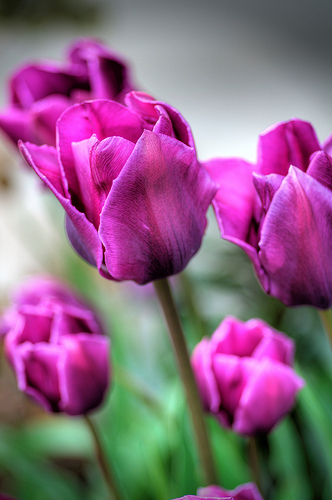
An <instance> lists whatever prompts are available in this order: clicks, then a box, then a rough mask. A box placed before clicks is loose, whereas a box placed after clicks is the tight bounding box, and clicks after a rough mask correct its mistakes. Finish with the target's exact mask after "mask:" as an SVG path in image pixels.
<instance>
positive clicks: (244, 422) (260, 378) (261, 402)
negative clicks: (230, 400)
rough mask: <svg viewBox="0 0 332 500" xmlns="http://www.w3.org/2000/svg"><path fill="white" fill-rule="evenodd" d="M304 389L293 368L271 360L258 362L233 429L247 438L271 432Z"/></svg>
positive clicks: (242, 398)
mask: <svg viewBox="0 0 332 500" xmlns="http://www.w3.org/2000/svg"><path fill="white" fill-rule="evenodd" d="M303 386H304V381H303V380H302V379H301V378H300V377H299V376H297V375H296V374H295V373H294V371H293V370H292V369H291V368H290V367H288V366H285V365H283V364H281V363H275V362H273V361H271V360H268V359H266V360H263V361H261V362H260V363H257V365H256V370H255V372H254V373H253V374H252V376H251V378H250V380H248V382H247V385H246V387H245V388H244V390H243V393H242V396H241V399H240V402H239V405H238V407H237V409H236V411H235V415H234V424H233V430H234V431H235V432H238V433H239V434H244V435H252V434H257V433H265V432H269V431H270V430H271V429H272V428H273V427H274V425H275V423H276V422H278V421H279V420H280V419H281V418H282V417H283V416H284V415H286V414H287V413H288V412H289V411H290V410H291V408H292V407H293V406H294V403H295V396H296V394H297V392H298V391H299V390H300V389H301V388H302V387H303Z"/></svg>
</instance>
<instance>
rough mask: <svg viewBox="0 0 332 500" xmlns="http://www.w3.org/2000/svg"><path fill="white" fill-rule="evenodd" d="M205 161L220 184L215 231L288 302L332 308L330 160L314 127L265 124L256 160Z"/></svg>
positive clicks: (271, 290) (215, 202)
mask: <svg viewBox="0 0 332 500" xmlns="http://www.w3.org/2000/svg"><path fill="white" fill-rule="evenodd" d="M324 147H325V148H326V150H327V151H329V150H330V149H331V147H330V144H329V142H327V143H326V145H325V146H324ZM204 166H205V167H206V169H207V170H208V172H209V173H210V175H211V177H212V178H213V179H214V180H215V181H216V182H217V183H218V184H219V190H218V192H217V194H216V196H215V198H214V200H213V206H214V209H215V212H216V216H217V220H218V223H219V226H220V230H221V235H222V237H223V238H225V239H226V240H229V241H231V242H233V243H235V244H237V245H238V246H240V247H241V248H242V249H243V250H244V251H245V252H246V253H247V254H248V256H249V257H250V259H251V260H252V262H253V264H254V268H255V271H256V274H257V277H258V279H259V281H260V283H261V285H262V287H263V288H264V290H265V292H266V293H268V294H270V295H272V296H273V297H276V298H278V299H280V300H281V301H282V302H284V303H285V304H286V305H288V306H296V305H302V304H309V305H313V306H315V307H318V308H322V309H324V308H329V307H331V305H332V273H331V266H332V245H331V241H332V192H331V190H332V158H331V156H329V154H328V153H327V152H326V151H324V150H323V149H322V147H321V146H320V145H319V142H318V139H317V137H316V134H315V132H314V130H313V128H312V126H311V125H310V124H309V123H307V122H304V121H301V120H291V121H289V122H284V123H279V124H277V125H275V126H274V127H272V128H269V129H267V130H266V131H265V132H264V133H263V134H262V135H261V136H260V138H259V142H258V155H257V164H256V165H253V164H250V163H248V162H246V161H244V160H241V159H237V158H231V159H215V160H211V161H209V162H207V163H206V164H205V165H204Z"/></svg>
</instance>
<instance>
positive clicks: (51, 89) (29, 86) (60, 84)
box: [10, 64, 87, 108]
mask: <svg viewBox="0 0 332 500" xmlns="http://www.w3.org/2000/svg"><path fill="white" fill-rule="evenodd" d="M80 84H81V85H80ZM86 85H87V83H86ZM86 85H85V87H86ZM77 86H78V87H82V82H80V81H79V80H77V77H76V76H75V75H72V74H70V73H69V72H66V71H65V70H62V69H61V68H60V67H59V66H57V65H56V64H39V65H34V64H32V65H27V66H25V67H23V68H20V70H19V71H17V72H16V74H14V75H13V77H12V79H11V81H10V88H11V94H12V103H13V104H19V105H20V106H22V108H29V107H30V106H31V105H32V104H33V103H34V102H35V101H38V100H40V99H44V98H45V97H47V96H50V95H55V94H62V95H65V96H67V97H69V96H70V92H71V90H72V89H73V88H75V87H77Z"/></svg>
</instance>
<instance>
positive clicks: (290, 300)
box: [259, 167, 332, 308]
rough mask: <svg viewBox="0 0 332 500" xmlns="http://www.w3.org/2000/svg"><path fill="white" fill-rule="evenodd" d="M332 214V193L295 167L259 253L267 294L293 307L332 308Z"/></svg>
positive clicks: (267, 222)
mask: <svg viewBox="0 0 332 500" xmlns="http://www.w3.org/2000/svg"><path fill="white" fill-rule="evenodd" d="M331 213H332V198H331V192H330V191H329V190H328V189H327V188H326V187H324V186H323V185H322V184H320V183H319V182H318V181H316V180H315V179H314V178H313V177H311V176H310V175H307V174H305V173H304V172H302V171H301V170H299V169H296V168H293V167H292V168H291V169H290V173H289V175H288V176H287V177H286V178H285V180H284V181H283V183H282V184H281V186H280V189H279V190H278V192H277V193H276V194H275V195H274V198H273V201H272V203H271V206H270V209H269V211H268V213H267V216H266V219H265V222H264V225H263V228H262V232H261V241H260V248H261V250H260V252H259V259H260V262H261V264H262V266H263V267H264V269H265V270H266V272H267V274H268V279H269V282H268V286H267V287H266V291H267V292H268V293H270V294H271V295H273V296H275V297H277V298H279V299H280V300H282V301H283V302H284V303H285V304H287V305H298V304H311V305H313V306H316V307H320V308H326V307H330V306H331V304H332V275H331V272H330V267H331V262H332V247H331V245H330V243H329V242H330V241H331V237H332V219H331Z"/></svg>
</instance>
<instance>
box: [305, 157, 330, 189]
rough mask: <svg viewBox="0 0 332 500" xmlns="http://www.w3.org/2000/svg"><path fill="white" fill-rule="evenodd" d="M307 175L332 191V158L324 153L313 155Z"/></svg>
mask: <svg viewBox="0 0 332 500" xmlns="http://www.w3.org/2000/svg"><path fill="white" fill-rule="evenodd" d="M307 174H308V175H311V177H313V178H314V179H316V181H318V182H320V183H321V184H322V185H323V186H325V187H327V188H328V189H329V190H330V191H332V158H331V156H329V155H328V154H327V153H325V152H324V151H319V152H318V153H314V154H313V155H312V158H311V161H310V165H309V168H308V170H307Z"/></svg>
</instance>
